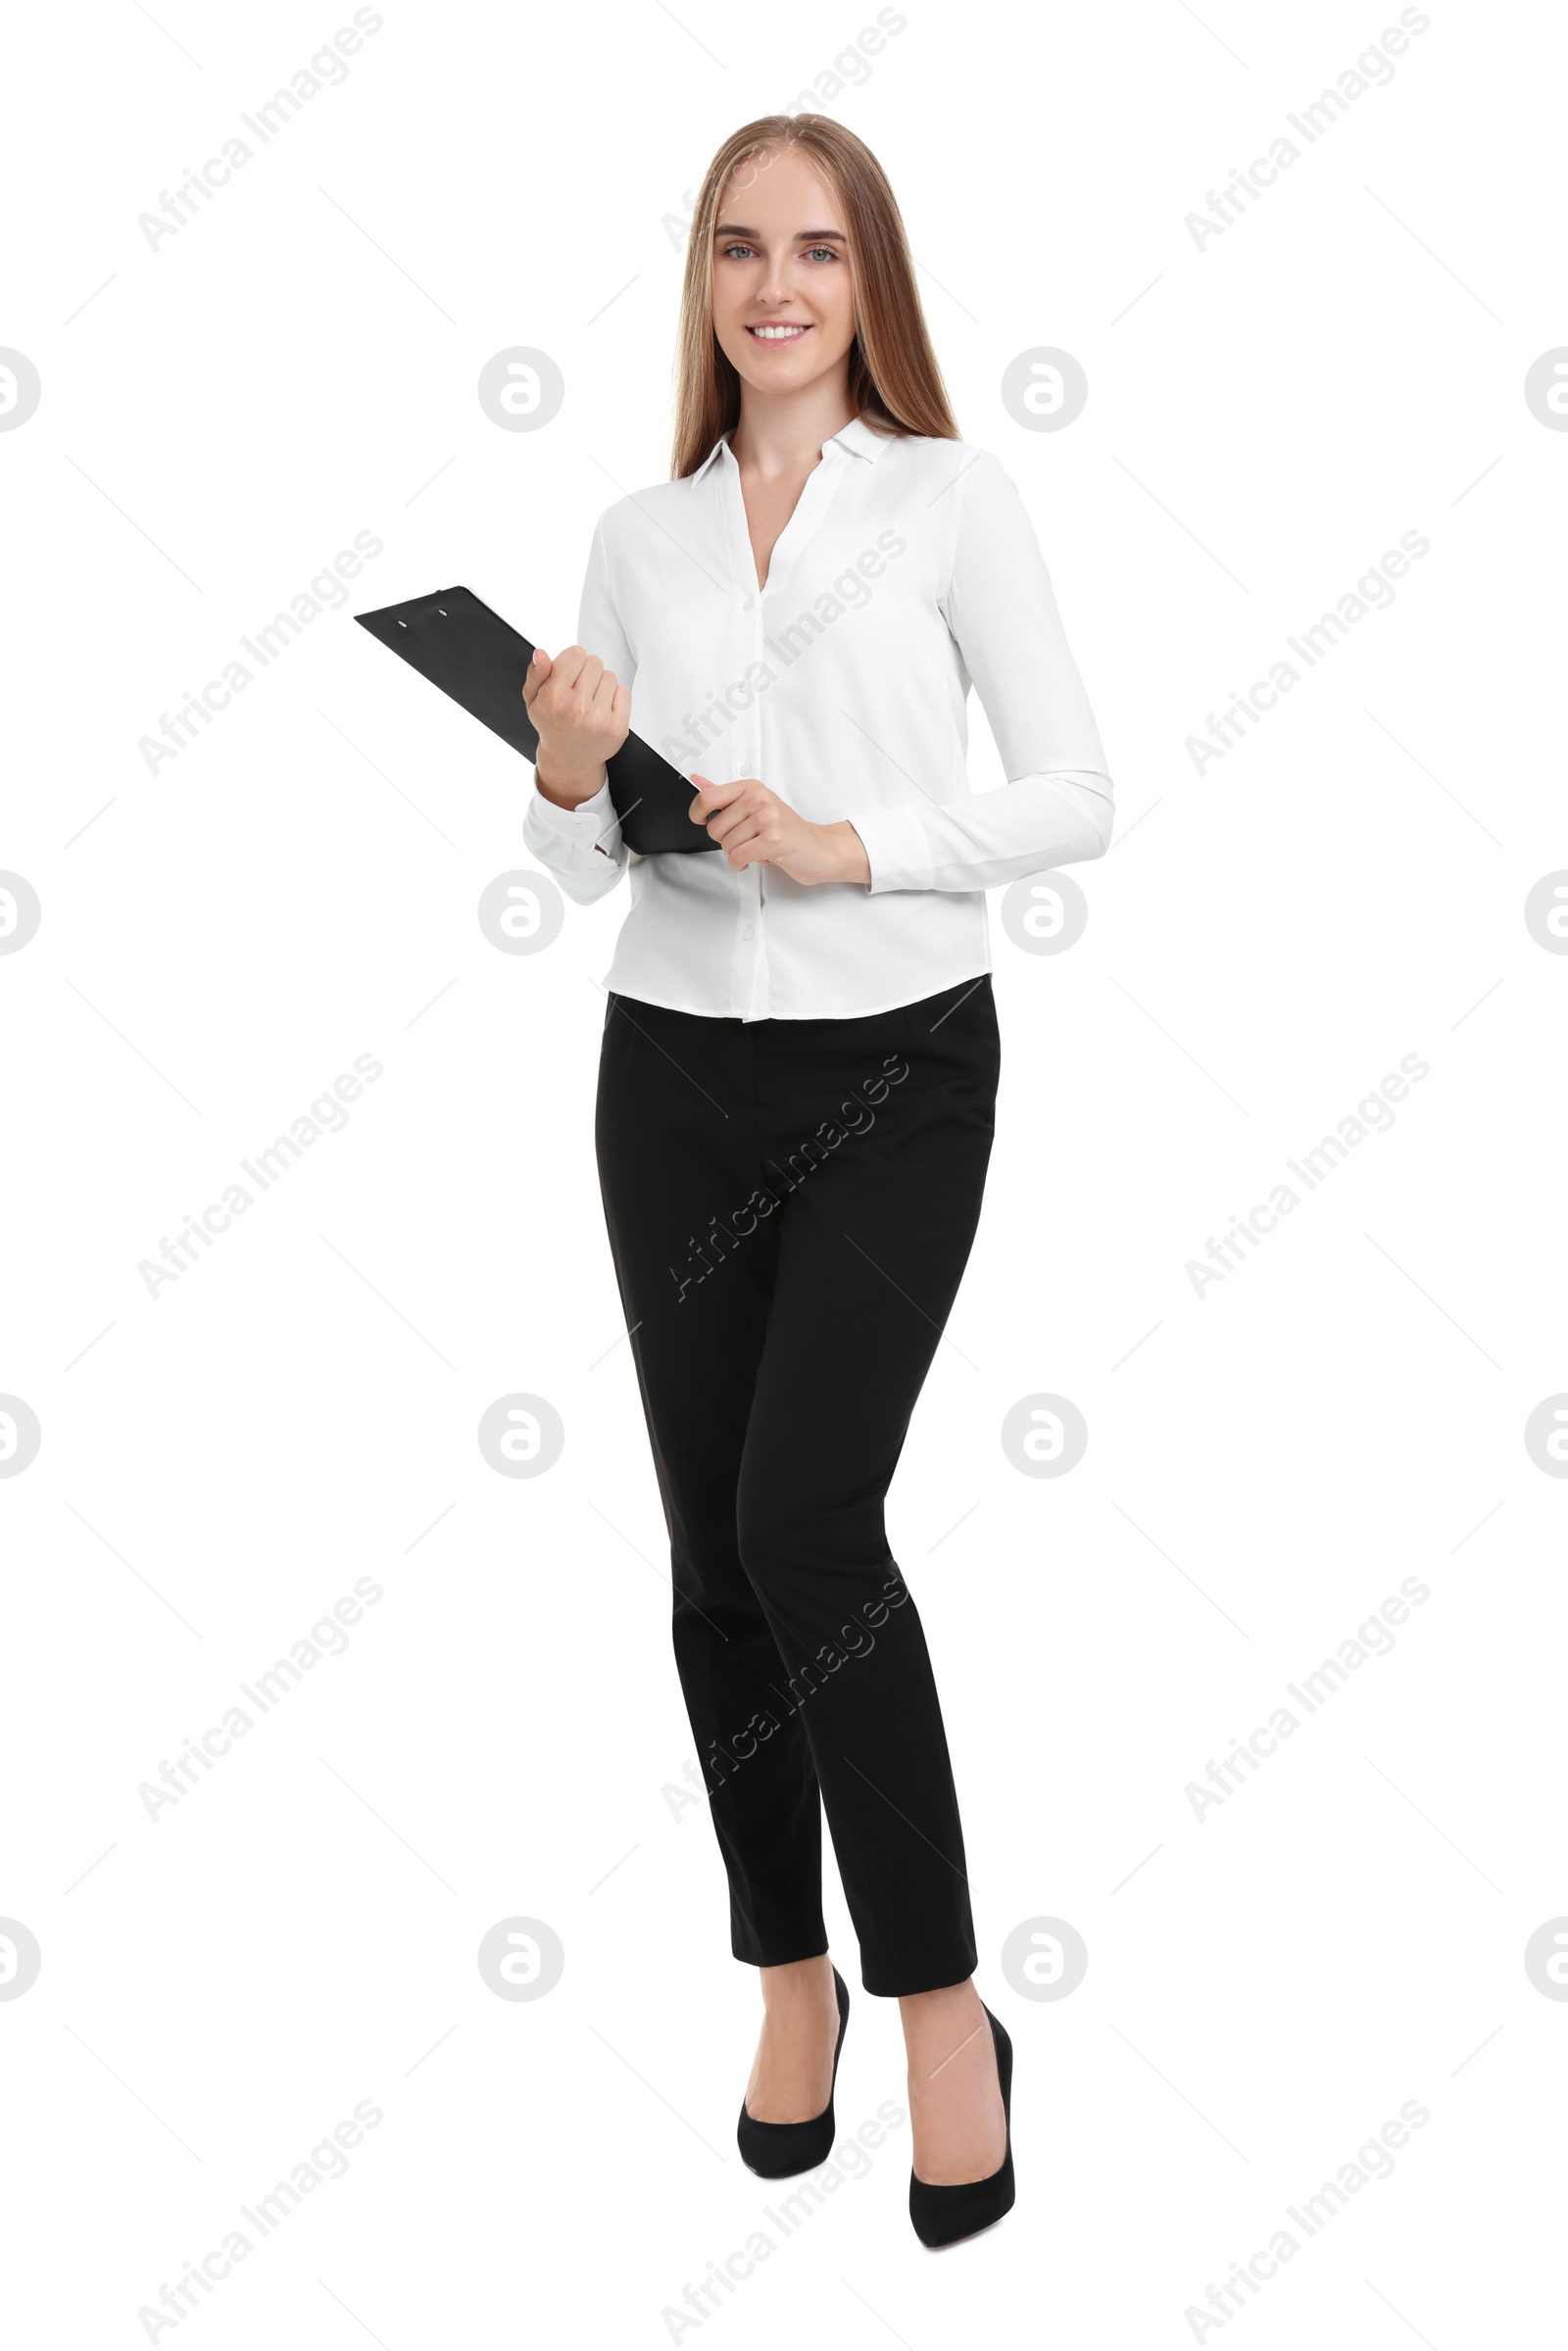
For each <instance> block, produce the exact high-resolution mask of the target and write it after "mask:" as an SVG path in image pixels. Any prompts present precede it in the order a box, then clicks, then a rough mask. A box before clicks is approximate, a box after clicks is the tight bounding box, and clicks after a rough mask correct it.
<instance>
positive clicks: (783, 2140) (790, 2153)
mask: <svg viewBox="0 0 1568 2351" xmlns="http://www.w3.org/2000/svg"><path fill="white" fill-rule="evenodd" d="M833 1984H834V1987H835V1989H836V1990H837V1992H838V1998H839V2036H838V2039H837V2040H836V2041H835V2042H834V2044H833V2080H832V2082H831V2084H830V2086H829V2088H828V2093H827V2104H826V2105H825V2106H824V2107H823V2109H822V2111H821V2113H820V2114H813V2115H812V2116H811V2117H810V2119H809V2121H808V2122H805V2123H760V2122H759V2121H758V2120H757V2118H756V2116H755V2115H750V2114H748V2113H747V2111H746V2100H745V2099H744V2098H743V2099H742V2100H741V2119H740V2121H739V2122H738V2123H737V2125H736V2126H735V2138H736V2142H737V2144H738V2145H739V2147H740V2151H741V2160H742V2162H743V2163H745V2164H747V2165H749V2167H750V2168H751V2170H752V2171H754V2172H757V2173H759V2174H760V2177H761V2178H762V2179H763V2180H788V2179H789V2178H790V2176H791V2174H792V2173H794V2172H810V2171H814V2170H815V2168H816V2166H817V2165H818V2164H819V2163H826V2161H827V2159H828V2157H829V2156H830V2155H831V2154H832V2152H833V2132H834V2122H833V2092H834V2090H835V2089H837V2087H838V2081H839V2051H840V2050H841V2049H842V2048H843V2046H844V2028H845V2026H846V2025H847V2024H848V2023H849V2021H850V1992H849V1986H848V1984H846V1983H845V1981H844V1978H843V1977H842V1976H841V1975H840V1974H839V1971H838V1969H837V1968H835V1969H834V1970H833Z"/></svg>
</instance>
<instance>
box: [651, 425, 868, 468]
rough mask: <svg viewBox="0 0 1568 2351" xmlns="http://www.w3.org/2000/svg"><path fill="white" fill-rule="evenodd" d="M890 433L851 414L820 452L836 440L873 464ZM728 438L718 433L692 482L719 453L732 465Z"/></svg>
mask: <svg viewBox="0 0 1568 2351" xmlns="http://www.w3.org/2000/svg"><path fill="white" fill-rule="evenodd" d="M730 429H731V431H733V429H734V427H733V426H731V428H730ZM890 438H891V435H890V434H888V433H885V432H873V431H872V429H871V427H870V425H869V424H867V422H866V421H865V418H864V417H863V416H852V417H851V418H850V421H849V422H848V424H846V425H844V426H843V427H842V429H841V430H840V431H838V432H836V433H832V434H830V435H829V437H828V439H827V440H825V441H824V442H823V444H822V453H823V455H824V456H826V454H827V452H828V451H829V450H830V449H831V448H832V447H833V446H834V444H835V442H837V443H839V444H841V445H842V446H843V447H844V448H845V449H847V450H848V451H849V453H850V455H851V456H852V457H858V458H864V459H865V461H866V463H867V464H868V465H875V463H876V461H877V459H878V458H879V457H880V456H881V454H882V452H883V450H884V449H885V448H886V447H887V445H888V441H889V439H890ZM729 440H730V436H729V433H721V434H720V435H719V437H718V439H717V440H716V441H715V442H714V443H713V446H712V448H711V450H710V451H709V453H708V455H707V457H705V458H704V460H703V462H702V464H701V465H699V466H698V468H697V470H696V472H695V473H694V474H693V475H692V477H691V478H692V480H693V481H694V482H695V481H701V480H702V478H703V476H704V474H705V473H706V472H707V471H708V469H709V467H710V465H712V464H713V462H714V460H715V459H716V458H718V457H719V456H720V455H721V454H722V455H724V456H727V457H728V458H729V459H730V463H731V464H732V465H733V464H734V456H733V453H732V452H731V450H730V445H729Z"/></svg>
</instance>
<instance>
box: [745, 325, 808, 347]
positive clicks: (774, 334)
mask: <svg viewBox="0 0 1568 2351" xmlns="http://www.w3.org/2000/svg"><path fill="white" fill-rule="evenodd" d="M746 331H747V333H748V334H749V335H750V336H751V338H752V340H753V342H754V343H798V342H799V341H800V339H801V337H802V335H805V334H809V333H810V331H811V330H810V328H809V326H805V325H801V324H795V325H788V326H749V327H748V328H747V329H746Z"/></svg>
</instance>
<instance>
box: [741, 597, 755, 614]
mask: <svg viewBox="0 0 1568 2351" xmlns="http://www.w3.org/2000/svg"><path fill="white" fill-rule="evenodd" d="M756 602H757V599H756V597H755V596H743V597H742V598H741V611H742V612H750V611H751V609H752V607H753V605H754V604H755V603H756Z"/></svg>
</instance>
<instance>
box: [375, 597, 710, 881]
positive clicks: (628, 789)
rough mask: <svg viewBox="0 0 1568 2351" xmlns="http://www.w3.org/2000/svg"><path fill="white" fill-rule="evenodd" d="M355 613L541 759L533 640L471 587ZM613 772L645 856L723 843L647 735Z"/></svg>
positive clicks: (619, 802)
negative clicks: (697, 816)
mask: <svg viewBox="0 0 1568 2351" xmlns="http://www.w3.org/2000/svg"><path fill="white" fill-rule="evenodd" d="M354 617H355V619H356V620H357V621H358V622H359V624H360V626H361V628H368V630H369V632H370V634H371V636H372V637H375V638H377V639H378V640H379V642H380V643H381V644H383V645H385V646H388V647H390V649H391V651H392V652H393V653H395V654H397V655H398V656H399V658H400V659H401V660H403V661H407V662H408V664H409V666H410V668H411V669H417V671H418V673H419V675H420V676H421V677H427V678H428V679H429V681H430V683H431V685H432V686H439V687H440V689H441V691H442V693H443V694H446V695H450V697H451V699H452V700H453V701H454V702H455V703H458V704H459V705H460V706H461V707H462V708H463V709H464V710H466V711H467V712H468V714H469V716H470V717H472V718H477V719H478V720H479V722H480V724H481V725H483V726H487V727H488V728H489V729H490V732H491V733H492V734H493V735H499V736H500V737H501V740H502V742H503V743H510V744H511V746H512V748H513V750H514V751H517V752H520V753H521V754H522V756H523V758H524V759H537V758H538V755H539V736H538V733H537V731H536V729H535V727H534V723H533V720H532V719H531V718H530V717H529V715H528V710H527V705H526V704H525V703H524V701H523V699H522V681H523V679H524V677H525V676H526V675H527V671H528V663H529V662H530V661H532V660H533V647H532V646H531V645H530V644H529V642H528V640H527V638H526V637H520V636H518V634H517V632H516V630H515V628H514V627H513V626H512V624H511V622H510V621H507V620H503V619H502V617H501V614H500V613H499V612H492V611H491V610H490V607H489V606H488V605H487V604H482V603H481V602H480V600H479V598H478V597H477V596H475V594H474V593H473V590H472V589H471V588H439V589H437V590H436V592H435V594H434V595H433V596H415V597H412V598H410V600H409V601H408V602H407V603H406V604H389V605H384V606H383V607H382V608H381V610H380V611H379V612H356V613H355V615H354ZM605 772H606V774H607V776H608V778H609V782H610V797H611V801H612V803H613V806H614V810H615V814H616V815H617V816H618V817H619V819H620V837H621V839H622V840H623V841H624V842H625V844H626V847H627V848H628V849H631V850H635V851H636V853H637V855H638V857H675V856H684V855H686V854H687V853H688V852H691V851H701V850H705V849H717V848H718V846H719V844H718V843H717V842H716V841H715V840H713V839H712V837H711V834H710V833H709V831H708V828H707V826H706V825H699V824H693V822H692V820H691V818H690V816H689V815H688V814H687V810H688V809H689V808H690V807H691V805H692V802H693V800H694V798H695V797H696V790H697V787H696V786H695V784H692V783H690V782H688V780H687V778H686V777H685V776H684V775H682V774H681V771H680V769H679V768H678V767H672V766H671V765H670V763H669V761H668V759H664V758H662V756H661V754H660V753H659V752H657V751H655V750H654V748H653V747H652V745H651V744H648V743H645V742H644V741H643V739H642V737H641V736H640V735H628V736H627V737H626V740H625V742H624V743H623V744H622V745H621V747H620V749H619V751H617V752H616V753H615V756H614V758H613V759H607V760H606V762H605Z"/></svg>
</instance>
